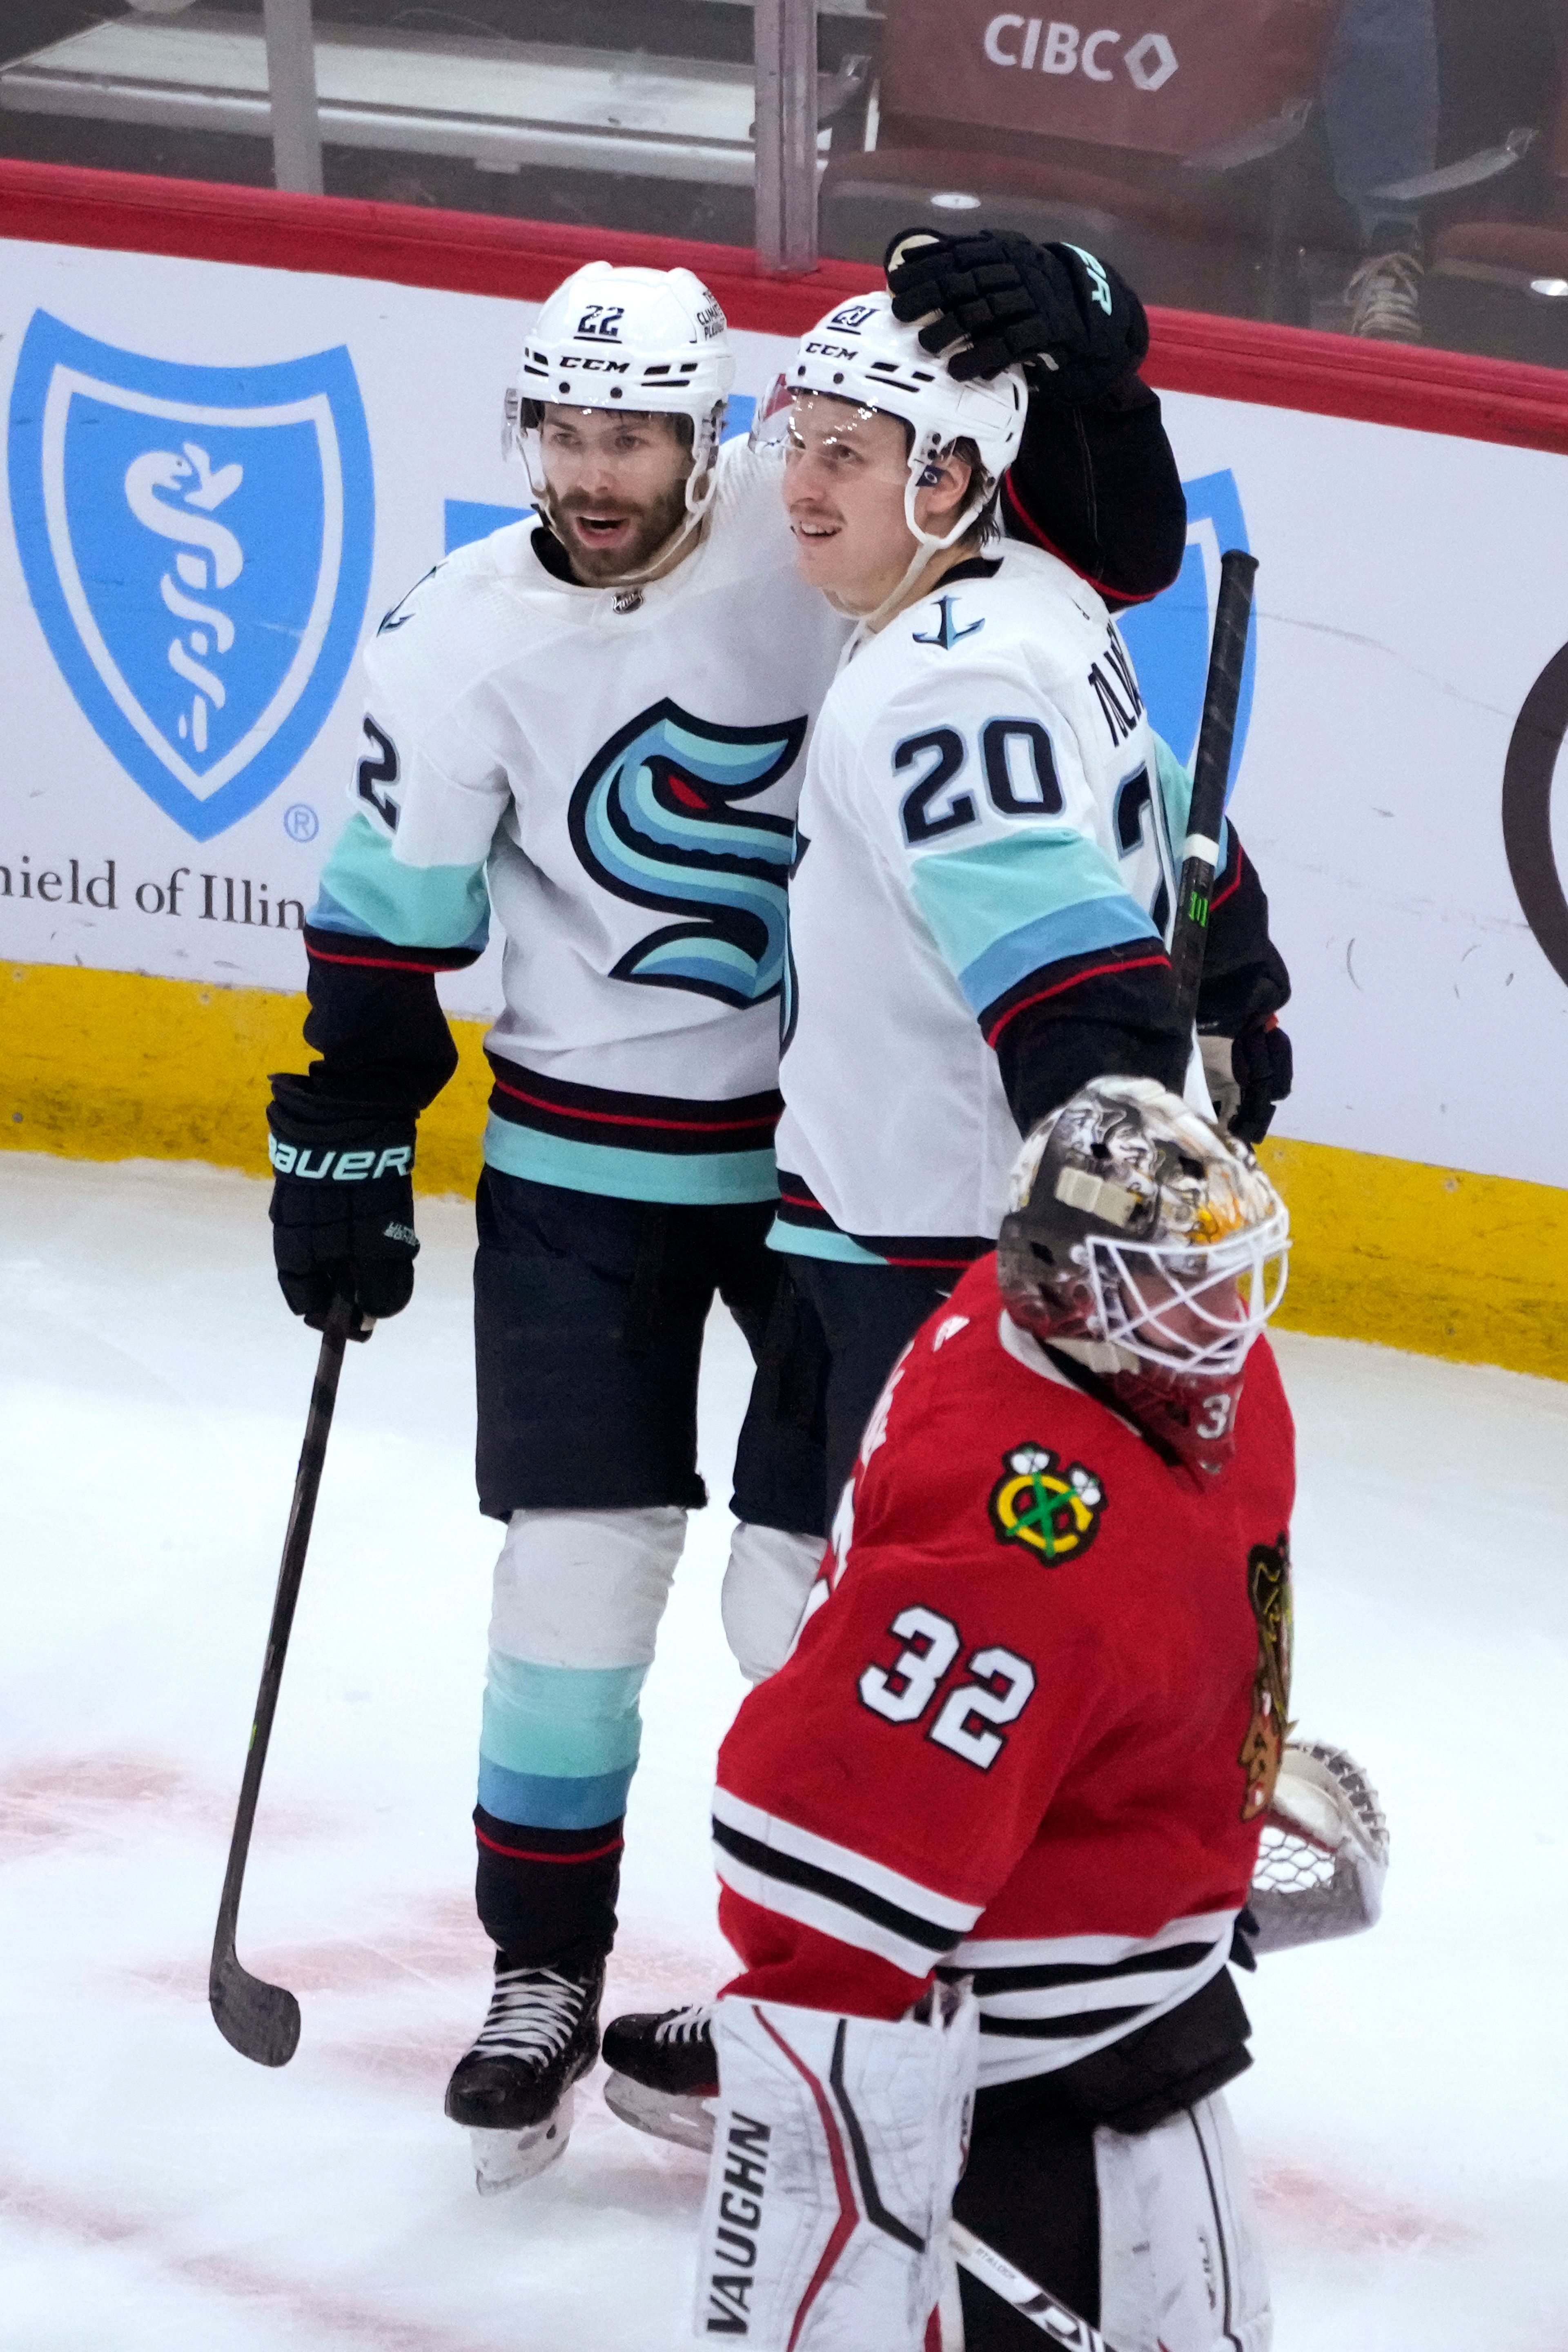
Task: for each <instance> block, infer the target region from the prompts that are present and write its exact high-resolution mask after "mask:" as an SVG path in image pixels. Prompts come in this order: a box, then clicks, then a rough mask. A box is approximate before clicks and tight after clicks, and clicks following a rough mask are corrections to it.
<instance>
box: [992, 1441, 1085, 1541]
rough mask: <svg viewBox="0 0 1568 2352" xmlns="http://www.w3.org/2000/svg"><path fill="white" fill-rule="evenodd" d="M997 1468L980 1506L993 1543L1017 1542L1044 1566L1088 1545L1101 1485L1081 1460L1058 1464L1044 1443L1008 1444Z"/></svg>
mask: <svg viewBox="0 0 1568 2352" xmlns="http://www.w3.org/2000/svg"><path fill="white" fill-rule="evenodd" d="M1002 1468H1003V1473H1004V1475H1003V1476H1002V1477H1001V1478H999V1479H998V1480H997V1482H996V1484H995V1486H993V1488H992V1489H991V1497H990V1501H989V1503H988V1505H987V1508H988V1510H989V1511H990V1514H991V1524H992V1526H993V1528H994V1529H995V1531H996V1540H997V1542H998V1543H1005V1544H1022V1545H1023V1547H1024V1549H1025V1550H1026V1551H1032V1552H1033V1553H1034V1554H1035V1556H1036V1558H1037V1559H1043V1560H1044V1561H1045V1563H1046V1566H1047V1568H1059V1567H1060V1566H1061V1565H1062V1563H1063V1562H1064V1561H1065V1560H1068V1559H1079V1557H1080V1556H1081V1555H1082V1554H1083V1553H1084V1552H1086V1551H1087V1550H1088V1549H1089V1546H1090V1544H1091V1543H1092V1542H1093V1541H1094V1539H1095V1537H1096V1536H1097V1535H1098V1534H1099V1533H1100V1517H1101V1515H1102V1514H1103V1512H1104V1509H1105V1488H1104V1487H1103V1486H1101V1484H1100V1480H1099V1479H1098V1478H1097V1477H1096V1475H1095V1474H1094V1472H1093V1471H1092V1470H1086V1469H1085V1468H1084V1466H1083V1465H1082V1463H1081V1462H1070V1463H1068V1465H1066V1467H1065V1468H1064V1467H1063V1465H1061V1463H1060V1462H1059V1461H1058V1458H1057V1456H1056V1455H1055V1454H1053V1453H1052V1452H1051V1450H1050V1448H1049V1447H1048V1446H1047V1445H1015V1446H1011V1447H1009V1449H1008V1451H1007V1452H1006V1453H1005V1454H1004V1455H1003V1456H1002Z"/></svg>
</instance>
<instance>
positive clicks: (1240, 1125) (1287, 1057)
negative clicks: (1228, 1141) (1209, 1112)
mask: <svg viewBox="0 0 1568 2352" xmlns="http://www.w3.org/2000/svg"><path fill="white" fill-rule="evenodd" d="M1198 1044H1199V1045H1200V1047H1201V1048H1202V1051H1203V1057H1204V1076H1205V1079H1206V1080H1207V1081H1208V1090H1209V1097H1210V1100H1211V1101H1212V1102H1213V1104H1214V1115H1215V1118H1216V1119H1217V1120H1218V1122H1219V1124H1220V1126H1221V1127H1222V1128H1224V1129H1226V1133H1227V1134H1230V1135H1234V1136H1235V1137H1236V1139H1237V1142H1239V1143H1261V1142H1262V1140H1263V1139H1264V1137H1265V1136H1266V1135H1267V1134H1268V1129H1269V1125H1270V1122H1271V1121H1272V1119H1273V1117H1274V1110H1275V1106H1276V1104H1278V1103H1282V1102H1283V1101H1284V1099H1285V1097H1286V1096H1287V1095H1288V1094H1289V1091H1290V1082H1291V1079H1292V1078H1293V1077H1294V1076H1295V1062H1294V1057H1293V1055H1292V1054H1291V1052H1290V1040H1289V1037H1287V1035H1286V1034H1285V1032H1284V1030H1283V1029H1281V1028H1280V1026H1279V1020H1278V1018H1277V1016H1276V1015H1275V1014H1274V1013H1264V1014H1262V1015H1260V1017H1259V1018H1258V1020H1256V1021H1249V1022H1247V1024H1246V1026H1245V1027H1244V1028H1242V1029H1240V1030H1239V1031H1238V1032H1237V1034H1236V1035H1235V1036H1234V1037H1224V1036H1221V1035H1220V1034H1218V1032H1217V1031H1212V1030H1205V1031H1204V1032H1203V1033H1202V1034H1201V1035H1200V1036H1199V1038H1198Z"/></svg>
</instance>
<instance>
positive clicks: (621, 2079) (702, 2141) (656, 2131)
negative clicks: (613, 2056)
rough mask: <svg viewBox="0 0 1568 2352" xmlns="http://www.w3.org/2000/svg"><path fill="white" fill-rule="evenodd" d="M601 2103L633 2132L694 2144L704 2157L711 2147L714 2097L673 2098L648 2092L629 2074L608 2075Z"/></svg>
mask: <svg viewBox="0 0 1568 2352" xmlns="http://www.w3.org/2000/svg"><path fill="white" fill-rule="evenodd" d="M605 2105H606V2106H607V2107H608V2109H609V2110H610V2113H611V2114H612V2115H613V2116H619V2117H620V2119H621V2121H622V2123H624V2124H630V2126H631V2127H632V2129H633V2131H640V2132H647V2133H648V2134H649V2135H650V2136H651V2137H653V2138H654V2139H669V2140H673V2141H674V2142H675V2144H676V2146H677V2147H694V2148H695V2149H696V2150H697V2152H698V2154H699V2155H700V2156H706V2155H707V2154H708V2153H709V2151H710V2149H711V2147H712V2146H713V2111H714V2108H715V2107H716V2106H717V2105H718V2101H717V2100H716V2099H685V2098H677V2097H676V2096H674V2095H673V2094H672V2093H670V2092H668V2091H650V2090H649V2088H648V2086H647V2084H646V2083H634V2082H633V2080H632V2078H631V2076H630V2075H629V2074H611V2075H610V2077H609V2079H608V2080H607V2081H606V2083H605Z"/></svg>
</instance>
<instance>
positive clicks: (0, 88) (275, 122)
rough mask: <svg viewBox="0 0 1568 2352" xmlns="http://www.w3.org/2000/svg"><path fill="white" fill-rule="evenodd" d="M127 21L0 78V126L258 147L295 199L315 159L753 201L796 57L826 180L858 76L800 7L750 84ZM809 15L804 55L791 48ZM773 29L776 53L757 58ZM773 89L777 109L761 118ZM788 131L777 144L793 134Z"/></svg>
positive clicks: (551, 53)
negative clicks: (387, 160) (31, 121)
mask: <svg viewBox="0 0 1568 2352" xmlns="http://www.w3.org/2000/svg"><path fill="white" fill-rule="evenodd" d="M132 7H133V9H135V10H137V11H138V12H139V13H136V14H133V15H131V16H121V17H118V18H115V19H111V20H109V21H106V22H102V23H100V24H97V25H93V26H89V27H88V28H87V29H86V30H84V31H81V32H77V33H73V34H71V35H69V36H68V37H66V38H65V39H63V40H58V41H56V42H53V43H51V44H50V45H49V46H48V47H45V48H41V49H38V50H37V51H35V52H34V53H33V54H32V55H30V56H27V57H23V58H17V59H16V60H15V61H14V62H12V63H11V64H9V65H7V66H5V68H3V69H0V110H3V111H7V112H12V113H30V114H35V115H53V116H57V117H74V118H77V119H79V120H84V121H96V122H113V123H130V124H142V125H146V126H149V127H153V128H157V129H160V130H175V131H227V132H239V133H241V134H246V133H250V134H254V135H256V136H258V137H261V138H270V139H272V141H273V143H274V147H275V150H276V152H277V156H278V170H277V173H276V176H277V181H278V184H279V186H280V187H290V188H295V189H299V190H302V191H304V192H307V193H313V192H319V191H320V188H321V163H320V149H321V144H323V143H324V144H326V145H328V146H333V145H336V146H343V147H359V148H369V149H374V150H379V151H383V152H397V153H405V154H414V155H422V156H439V157H444V158H447V159H456V160H458V161H466V162H468V163H472V164H473V165H474V166H475V168H476V169H478V170H479V171H481V172H489V173H513V172H517V171H520V170H521V169H523V168H524V167H525V166H544V167H546V168H549V169H551V170H553V171H556V172H560V173H574V172H594V173H618V174H624V175H626V176H628V177H631V178H635V179H645V180H680V181H688V182H694V183H697V184H704V185H708V186H717V187H747V186H750V185H752V183H753V178H754V175H756V174H757V173H758V172H759V169H760V168H761V167H762V166H763V164H765V162H766V151H767V149H768V146H769V144H770V141H769V134H770V132H771V133H773V135H774V136H773V143H775V144H776V138H777V133H778V131H779V129H780V124H779V122H778V121H777V120H776V116H777V115H778V114H780V113H784V114H786V115H787V110H788V107H789V103H790V100H791V96H792V91H791V89H790V88H789V83H790V81H791V79H792V73H793V77H794V79H795V81H797V82H798V81H799V79H801V76H800V72H799V68H800V66H801V64H802V63H803V62H805V59H804V58H803V54H802V53H803V51H804V50H805V48H806V47H809V50H810V57H809V66H810V74H811V79H815V82H816V110H815V112H816V126H815V142H816V173H817V174H818V175H820V173H821V172H822V171H823V170H824V169H825V168H826V159H827V149H828V143H829V140H830V137H831V131H830V130H829V128H828V127H827V126H828V125H829V124H830V122H831V121H832V119H833V117H834V116H835V115H836V114H837V113H838V112H839V111H840V110H842V109H843V108H844V107H845V106H846V105H847V104H849V103H852V101H853V100H854V99H855V98H856V97H857V95H858V92H859V89H860V88H861V86H862V84H863V82H864V79H865V76H866V71H867V66H868V60H867V59H866V58H863V57H854V56H851V57H849V58H847V60H846V62H845V63H844V65H843V66H842V67H841V68H840V69H839V71H838V72H837V74H835V75H826V74H822V75H818V74H816V70H815V68H816V56H815V51H816V40H815V33H816V23H815V13H814V12H813V11H812V10H811V9H810V8H809V6H805V7H803V6H802V5H801V0H782V5H781V0H772V5H771V7H769V6H766V5H759V6H758V8H757V10H756V15H757V19H758V54H757V60H756V65H755V68H753V67H752V66H750V65H743V64H734V63H727V62H721V61H719V60H714V59H706V58H673V57H662V56H658V55H650V54H647V52H644V51H641V50H634V51H628V52H619V51H615V50H608V49H605V48H603V47H599V48H592V47H567V46H563V45H561V44H556V43H548V42H532V41H521V40H503V39H491V38H473V37H465V36H463V35H461V34H448V33H446V32H443V33H442V34H440V35H439V36H436V37H432V36H430V35H427V34H425V33H421V32H403V31H397V30H381V29H370V28H365V27H363V26H343V25H334V24H332V23H331V22H321V21H315V22H313V21H312V11H311V6H310V0H262V7H261V10H260V12H258V14H257V15H255V16H249V17H247V16H236V15H233V14H227V13H219V12H213V11H207V12H204V11H203V10H202V9H201V8H200V7H199V6H192V5H190V0H132ZM823 13H826V14H831V15H835V16H850V17H853V16H863V15H866V14H868V8H867V6H866V5H864V0H827V5H826V8H825V9H824V11H823ZM770 16H771V17H772V18H773V20H774V21H773V25H772V26H769V25H768V24H767V23H766V22H765V21H764V20H765V19H766V18H768V17H770ZM803 17H804V18H805V22H806V25H807V26H808V28H809V31H810V34H811V36H812V37H811V39H810V42H809V44H808V45H807V44H805V43H803V42H802V40H801V39H800V37H799V35H800V32H801V30H802V19H803ZM770 30H771V31H772V32H773V36H774V45H775V47H776V48H777V49H779V50H780V51H781V54H780V55H779V56H778V57H777V58H774V59H772V60H767V59H764V56H763V47H764V43H765V40H766V38H767V36H768V33H769V31H770ZM770 62H771V63H773V66H774V68H775V70H774V72H773V75H772V76H771V77H770V75H769V74H768V72H767V65H768V64H769V63H770ZM770 79H771V80H772V81H773V84H774V85H775V86H778V87H776V88H775V92H774V94H775V96H776V97H777V98H778V100H780V101H781V103H780V104H779V105H778V106H777V107H775V108H769V107H767V106H765V105H764V103H763V95H765V93H766V86H767V84H768V83H769V81H770ZM782 127H783V129H784V135H785V138H786V140H787V137H788V132H789V128H790V126H789V124H788V122H787V121H784V124H783V126H782ZM797 143H802V142H797ZM787 208H788V207H787V199H786V210H787ZM797 209H798V207H797ZM812 209H813V214H814V210H815V208H814V205H813V208H812ZM759 241H761V240H759ZM797 242H798V239H797ZM790 258H791V260H792V261H793V260H794V259H795V256H794V255H791V257H790ZM806 266H808V267H809V266H810V263H809V260H807V263H806Z"/></svg>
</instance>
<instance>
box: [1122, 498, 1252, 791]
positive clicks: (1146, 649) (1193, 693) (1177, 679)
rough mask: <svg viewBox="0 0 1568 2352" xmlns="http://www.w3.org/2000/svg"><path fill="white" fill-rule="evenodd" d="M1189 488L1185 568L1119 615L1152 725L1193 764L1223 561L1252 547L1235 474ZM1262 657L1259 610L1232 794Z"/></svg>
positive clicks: (1245, 670) (1239, 718) (1246, 669)
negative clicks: (1149, 600)
mask: <svg viewBox="0 0 1568 2352" xmlns="http://www.w3.org/2000/svg"><path fill="white" fill-rule="evenodd" d="M1182 487H1183V488H1184V490H1185V491H1186V494H1187V551H1186V554H1185V556H1184V558H1183V561H1182V568H1181V571H1180V572H1178V573H1177V575H1176V577H1175V579H1174V580H1173V582H1172V583H1171V585H1170V586H1169V587H1168V588H1167V589H1166V590H1165V591H1164V593H1163V594H1162V595H1159V596H1156V597H1155V598H1154V599H1153V600H1152V603H1150V604H1140V605H1138V606H1137V607H1136V608H1135V609H1134V610H1133V611H1131V612H1128V613H1121V614H1118V615H1117V621H1116V625H1117V627H1118V628H1119V629H1120V630H1121V634H1122V635H1123V636H1124V637H1125V638H1126V640H1127V650H1128V651H1129V653H1130V654H1131V656H1132V667H1133V668H1134V669H1135V670H1136V671H1137V673H1138V684H1139V688H1140V689H1141V690H1142V696H1143V699H1144V702H1145V703H1146V704H1147V706H1148V710H1149V723H1150V725H1151V726H1152V728H1153V729H1154V730H1155V731H1156V732H1157V733H1158V734H1161V735H1163V737H1164V739H1165V740H1166V742H1167V743H1168V744H1169V745H1170V747H1171V749H1172V751H1173V752H1174V753H1175V755H1176V757H1177V759H1178V760H1182V761H1185V763H1186V765H1187V766H1188V767H1189V768H1190V767H1191V766H1192V764H1193V760H1194V755H1195V754H1196V751H1197V748H1198V724H1199V721H1200V720H1201V719H1202V718H1203V715H1204V688H1205V684H1206V682H1207V679H1208V667H1209V634H1210V629H1211V625H1212V624H1213V620H1214V608H1215V599H1216V598H1217V596H1218V594H1219V560H1220V557H1221V556H1222V555H1223V554H1224V553H1225V551H1226V548H1227V547H1241V548H1245V547H1247V519H1246V517H1245V516H1244V515H1243V513H1242V510H1241V494H1240V492H1239V491H1238V490H1237V487H1236V476H1235V475H1234V474H1232V473H1230V472H1228V471H1226V473H1223V474H1204V475H1202V476H1200V477H1199V478H1198V479H1197V480H1196V481H1192V482H1184V483H1183V485H1182ZM1257 655H1258V621H1257V616H1256V614H1254V617H1253V623H1252V627H1251V629H1250V630H1249V631H1248V633H1247V659H1246V661H1245V663H1244V664H1243V666H1242V672H1241V699H1240V701H1239V703H1238V704H1237V713H1236V737H1235V741H1234V746H1233V749H1232V751H1231V761H1230V790H1231V792H1232V793H1234V792H1235V790H1236V782H1237V777H1238V776H1239V775H1240V773H1241V755H1242V753H1243V751H1245V750H1246V748H1247V721H1248V720H1249V719H1250V718H1251V716H1252V674H1253V669H1254V667H1255V665H1256V661H1257Z"/></svg>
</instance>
